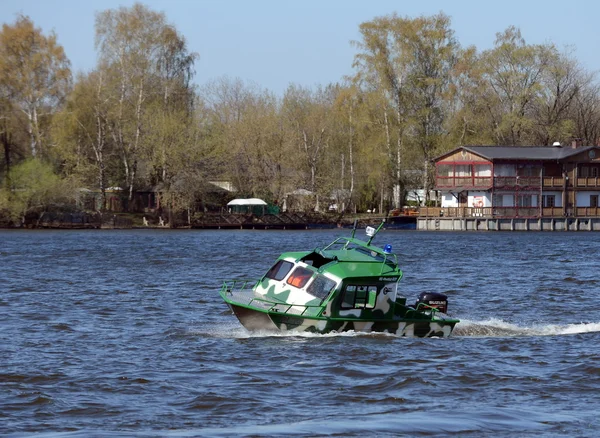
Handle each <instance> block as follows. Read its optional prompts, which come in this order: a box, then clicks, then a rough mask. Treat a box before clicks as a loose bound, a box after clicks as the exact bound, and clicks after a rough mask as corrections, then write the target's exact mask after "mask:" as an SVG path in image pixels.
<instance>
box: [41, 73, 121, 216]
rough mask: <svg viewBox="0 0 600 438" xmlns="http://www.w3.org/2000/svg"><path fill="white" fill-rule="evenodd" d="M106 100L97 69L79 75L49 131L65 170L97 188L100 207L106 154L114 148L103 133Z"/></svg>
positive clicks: (104, 180) (106, 127) (106, 126)
mask: <svg viewBox="0 0 600 438" xmlns="http://www.w3.org/2000/svg"><path fill="white" fill-rule="evenodd" d="M108 100H109V99H108V96H107V90H106V84H105V78H104V76H103V73H102V72H101V71H100V72H99V71H92V72H90V73H89V74H82V75H80V76H79V77H78V80H77V82H76V84H75V87H74V90H73V92H72V93H71V95H70V96H69V99H68V101H67V104H66V106H65V109H64V110H63V111H62V112H60V113H59V114H57V116H56V118H55V123H54V130H53V132H54V138H55V139H56V140H57V147H56V154H57V155H58V161H60V162H62V163H63V168H64V170H65V173H67V174H69V175H76V176H77V177H78V178H79V179H80V180H81V181H83V182H85V183H87V184H90V185H91V186H92V187H95V188H97V189H98V190H100V194H101V209H104V208H105V206H106V188H107V179H108V178H107V165H108V159H107V157H108V156H109V155H110V154H111V152H112V151H113V149H114V147H113V144H112V142H111V139H110V137H109V136H108V134H107V131H108V114H109V111H110V109H109V107H108Z"/></svg>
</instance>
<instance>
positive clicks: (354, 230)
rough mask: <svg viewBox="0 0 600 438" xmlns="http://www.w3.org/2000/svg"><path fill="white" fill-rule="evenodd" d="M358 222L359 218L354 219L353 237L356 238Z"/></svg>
mask: <svg viewBox="0 0 600 438" xmlns="http://www.w3.org/2000/svg"><path fill="white" fill-rule="evenodd" d="M357 223H358V219H354V226H353V227H352V238H353V239H354V233H356V224H357Z"/></svg>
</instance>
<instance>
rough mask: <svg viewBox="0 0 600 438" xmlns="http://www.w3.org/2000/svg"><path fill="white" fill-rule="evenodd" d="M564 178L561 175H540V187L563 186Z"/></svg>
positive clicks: (558, 187)
mask: <svg viewBox="0 0 600 438" xmlns="http://www.w3.org/2000/svg"><path fill="white" fill-rule="evenodd" d="M564 185H565V179H564V178H563V177H556V176H544V177H542V187H544V188H557V189H560V188H562V187H564Z"/></svg>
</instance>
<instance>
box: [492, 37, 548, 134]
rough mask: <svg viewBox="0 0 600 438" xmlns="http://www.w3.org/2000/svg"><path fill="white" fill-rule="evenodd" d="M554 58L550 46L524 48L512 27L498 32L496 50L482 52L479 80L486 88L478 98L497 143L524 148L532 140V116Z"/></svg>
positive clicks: (521, 39)
mask: <svg viewBox="0 0 600 438" xmlns="http://www.w3.org/2000/svg"><path fill="white" fill-rule="evenodd" d="M554 57H555V50H554V48H553V47H552V46H548V45H527V44H526V43H525V40H524V39H523V37H522V36H521V31H520V30H519V29H518V28H516V27H514V26H510V27H509V28H507V29H506V30H505V31H504V32H500V33H497V34H496V42H495V47H494V48H493V49H491V50H487V51H485V52H483V53H482V55H481V59H480V62H481V68H482V75H481V77H480V78H481V80H482V81H484V83H485V84H487V85H488V86H489V88H488V89H487V90H486V92H485V93H483V94H482V95H481V99H482V101H483V103H484V105H485V110H486V112H487V113H488V115H489V117H490V122H491V123H492V127H491V128H492V130H493V134H494V138H495V142H496V144H498V145H512V146H523V145H526V144H528V143H529V142H530V141H531V140H532V132H533V121H532V119H531V114H532V111H533V108H534V106H535V103H536V101H537V100H538V99H539V98H540V97H541V92H542V88H543V87H542V80H543V77H544V75H545V74H546V73H547V71H548V68H549V65H550V63H551V61H552V59H553V58H554Z"/></svg>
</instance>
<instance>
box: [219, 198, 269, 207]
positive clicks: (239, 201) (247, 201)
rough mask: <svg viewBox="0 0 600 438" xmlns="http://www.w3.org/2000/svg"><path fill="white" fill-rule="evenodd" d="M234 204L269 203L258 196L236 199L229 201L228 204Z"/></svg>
mask: <svg viewBox="0 0 600 438" xmlns="http://www.w3.org/2000/svg"><path fill="white" fill-rule="evenodd" d="M232 205H268V204H267V203H266V202H265V201H263V200H262V199H258V198H249V199H234V200H233V201H230V202H228V203H227V206H228V207H230V206H232Z"/></svg>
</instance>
